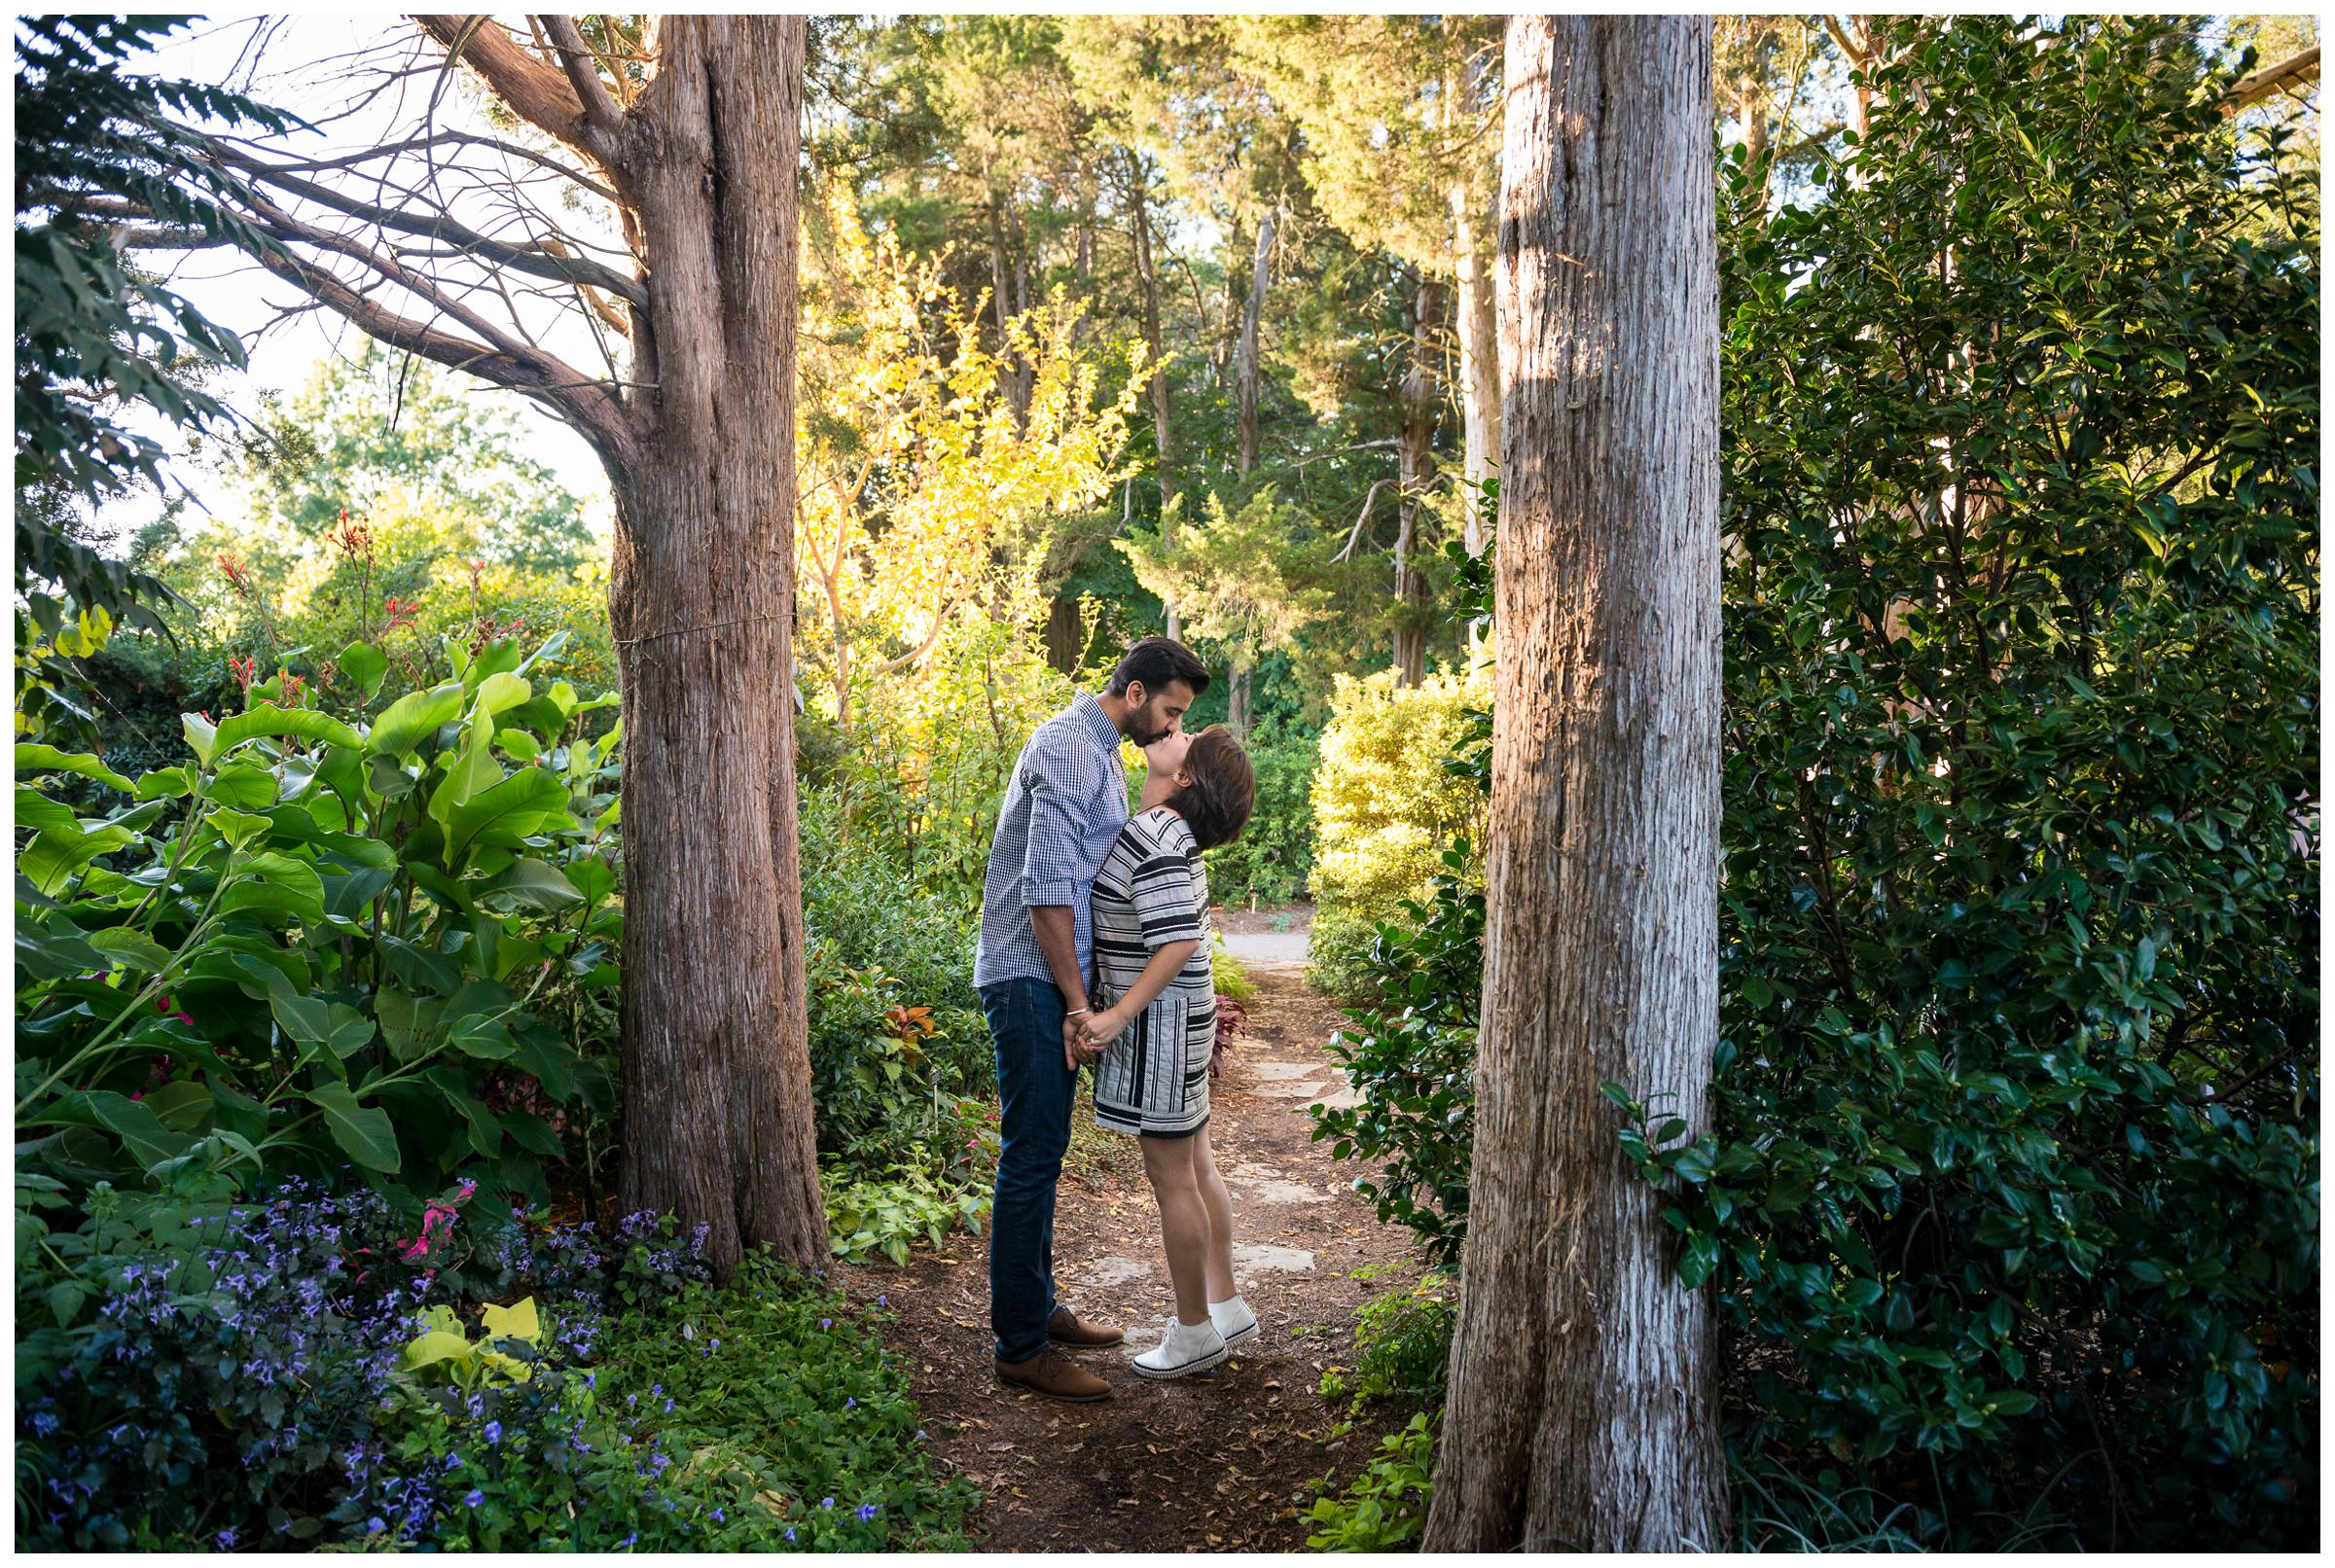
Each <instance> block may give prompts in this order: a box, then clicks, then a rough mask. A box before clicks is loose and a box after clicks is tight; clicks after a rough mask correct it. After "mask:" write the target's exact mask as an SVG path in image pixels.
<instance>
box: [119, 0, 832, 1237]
mask: <svg viewBox="0 0 2335 1568" xmlns="http://www.w3.org/2000/svg"><path fill="white" fill-rule="evenodd" d="M417 20H418V21H419V24H420V26H421V28H422V30H423V32H424V33H425V34H426V35H427V36H428V37H429V38H430V39H433V40H435V41H436V43H437V44H438V45H439V46H440V47H442V48H443V50H444V51H445V53H446V54H447V55H448V56H449V57H450V58H451V60H453V61H454V62H455V63H458V64H459V65H461V66H463V67H465V68H467V69H468V70H469V71H470V72H471V73H472V74H473V75H474V76H475V78H476V79H477V81H478V83H479V84H481V85H482V86H483V87H484V88H485V91H486V92H487V94H489V96H490V97H491V99H492V100H493V103H494V105H495V107H497V108H498V109H499V110H500V111H503V112H505V113H507V115H508V116H509V117H510V118H511V119H512V120H515V121H517V122H518V123H519V124H520V125H522V126H524V127H527V128H526V130H525V131H524V132H522V134H524V135H527V136H530V137H534V136H537V135H539V136H540V137H541V138H548V140H539V141H537V142H536V143H535V144H534V145H521V144H520V143H515V142H510V141H506V140H502V139H500V138H497V137H494V136H492V135H488V134H485V133H483V132H482V131H480V130H474V129H461V128H454V127H451V126H449V125H445V124H443V123H442V122H441V120H440V118H439V116H438V114H437V112H436V105H435V102H434V101H433V107H432V111H431V113H430V116H429V118H428V119H427V121H426V122H425V123H424V124H423V125H419V126H416V127H413V131H412V134H411V135H409V136H404V137H400V138H397V139H395V140H392V141H390V142H387V143H384V144H382V145H379V146H377V147H370V148H364V149H360V150H358V151H357V152H356V153H355V154H354V155H352V156H349V157H346V158H332V159H309V160H294V159H293V158H291V157H289V156H287V155H285V154H283V153H281V152H277V151H269V152H263V151H260V150H256V149H246V148H245V147H239V146H237V145H235V144H233V143H229V142H224V141H221V142H216V143H214V144H213V145H214V146H216V147H217V148H218V149H219V151H218V156H219V157H220V158H221V159H222V160H224V161H225V162H227V163H228V164H229V165H230V166H231V167H233V168H234V169H235V170H236V171H237V172H238V173H240V174H242V175H243V176H245V177H246V178H247V179H248V180H249V182H250V184H251V186H252V187H253V189H254V194H253V195H251V196H250V198H249V199H248V200H247V201H243V202H241V203H239V204H238V205H239V206H240V208H241V210H242V214H243V217H244V218H245V220H246V221H247V222H248V224H249V225H250V226H251V228H252V229H253V230H255V231H257V232H259V233H260V234H261V235H263V236H265V237H266V239H267V240H268V241H269V243H268V244H267V245H266V246H264V247H255V255H256V259H257V260H258V261H259V262H260V263H261V265H262V266H264V267H267V268H268V269H269V271H270V272H272V273H273V274H274V275H275V276H277V277H279V278H281V279H283V280H285V281H286V282H289V283H291V284H293V285H295V286H297V287H298V288H300V289H302V290H304V291H305V292H306V293H307V294H308V295H309V296H311V297H312V298H313V299H315V300H317V301H318V302H320V303H323V304H325V305H327V306H329V307H330V308H332V309H334V310H336V311H338V312H340V313H341V315H343V316H345V317H346V318H347V319H348V320H350V321H351V322H353V323H354V324H355V325H356V326H358V327H360V328H361V329H363V330H364V331H365V332H367V333H368V334H370V335H372V336H373V337H375V338H377V339H380V340H381V341H382V342H384V343H387V344H389V345H391V346H392V347H396V348H401V349H404V350H407V351H408V352H411V353H415V354H419V355H422V356H424V357H426V358H429V359H432V360H436V361H438V362H439V363H441V364H446V365H453V366H458V367H460V368H461V369H464V370H466V371H468V372H469V373H470V374H473V375H477V376H480V377H483V378H484V379H485V380H488V381H491V382H494V383H496V384H499V385H502V386H505V387H509V388H512V389H514V390H517V391H520V392H521V393H523V394H525V395H526V396H528V397H531V398H533V399H534V400H536V401H537V402H538V403H540V404H542V405H543V406H545V407H546V408H548V409H550V410H553V411H554V412H556V413H557V414H558V415H559V416H561V417H562V418H564V419H565V420H567V421H568V423H570V424H571V425H573V426H574V427H575V428H576V429H577V430H578V431H579V432H580V433H581V434H582V435H583V436H584V438H585V440H586V441H587V442H589V443H590V444H591V445H592V446H593V450H594V451H595V452H597V453H598V455H599V457H600V460H601V462H602V464H603V466H604V467H605V468H606V470H607V473H608V478H609V481H610V485H611V488H612V489H613V491H614V497H615V503H616V520H617V532H616V539H615V544H614V551H613V560H612V568H611V580H610V588H609V618H610V622H611V625H612V629H613V631H614V633H615V637H616V640H617V643H618V646H619V649H620V653H621V672H622V686H623V695H624V707H625V726H626V745H625V776H624V797H625V811H624V817H623V831H624V850H625V874H626V887H625V906H626V919H625V940H624V987H625V989H624V999H623V1007H622V1012H623V1018H624V1034H625V1045H624V1085H625V1133H624V1156H625V1158H624V1177H623V1201H624V1202H625V1205H626V1206H627V1208H652V1209H659V1210H671V1211H675V1212H678V1213H680V1214H681V1215H683V1216H684V1217H686V1218H687V1219H690V1220H693V1221H700V1222H703V1224H704V1225H705V1226H706V1230H707V1240H706V1246H707V1252H708V1255H709V1256H710V1257H711V1258H712V1260H713V1261H714V1263H715V1265H716V1267H717V1268H719V1269H720V1270H722V1271H723V1272H725V1273H727V1272H728V1271H729V1270H730V1269H731V1268H733V1267H735V1266H736V1264H737V1262H738V1261H739V1259H740V1257H741V1254H742V1252H743V1250H744V1249H745V1248H746V1247H747V1246H749V1245H752V1244H754V1243H757V1242H768V1243H770V1244H771V1245H772V1247H773V1248H774V1249H775V1250H776V1251H777V1252H778V1253H779V1254H780V1255H781V1256H783V1257H787V1258H791V1259H794V1260H797V1261H800V1262H803V1263H807V1264H808V1263H809V1262H812V1261H814V1260H817V1259H820V1258H823V1257H825V1256H826V1252H827V1235H826V1223H825V1215H824V1209H823V1205H822V1202H821V1198H820V1194H819V1186H818V1171H817V1146H816V1139H815V1134H814V1132H813V1129H812V1124H811V1105H810V1070H809V1055H808V1042H807V1020H806V1016H805V1015H806V999H805V979H804V968H803V913H802V889H801V873H800V864H799V860H798V851H797V841H796V795H795V779H794V771H793V767H794V712H793V708H792V705H791V704H790V703H789V702H788V701H786V700H784V699H783V697H782V695H781V694H784V693H786V692H788V691H789V690H790V689H791V687H792V684H793V651H792V646H791V634H790V627H791V623H792V618H793V599H794V538H793V531H794V495H795V474H794V466H795V465H794V433H795V420H794V355H795V333H796V319H795V317H796V310H795V305H796V268H797V258H796V223H797V211H796V206H797V194H796V192H797V172H796V162H797V158H798V152H799V142H800V137H801V120H802V92H803V57H804V47H805V23H804V19H803V18H800V17H664V18H646V19H645V20H633V19H622V18H582V19H578V18H568V17H562V16H539V17H534V18H529V19H528V20H527V22H526V23H524V25H523V27H522V29H521V30H520V31H519V32H517V33H516V34H515V33H514V32H513V30H511V29H510V28H507V27H506V26H504V25H503V24H501V23H499V22H495V21H493V20H491V19H489V18H485V17H482V16H470V17H452V16H430V17H422V18H417ZM465 182H467V183H465ZM547 182H549V183H551V184H552V185H553V186H554V187H555V190H556V193H557V195H556V197H555V199H550V200H537V201H533V202H529V201H525V200H523V199H515V198H516V197H522V196H527V195H530V194H532V193H533V192H534V191H535V190H536V189H537V188H538V187H540V186H541V185H543V184H545V183H547ZM486 190H491V191H492V193H493V194H494V196H496V197H497V199H496V200H495V201H494V202H493V203H492V204H491V207H492V210H495V211H498V212H502V213H506V214H508V213H510V212H511V211H512V209H513V208H514V207H515V206H516V207H517V208H518V211H517V213H516V216H513V217H509V218H505V219H501V220H489V219H487V218H486V217H485V215H484V213H485V209H483V208H482V206H481V204H480V197H481V194H482V192H484V191H486ZM579 207H581V208H585V209H590V210H593V211H596V212H598V213H599V214H602V215H604V216H605V218H606V219H608V220H610V221H609V222H608V223H607V232H603V231H601V230H597V229H594V228H593V227H591V226H589V225H586V224H583V223H582V222H581V221H580V220H578V219H577V218H576V217H575V216H573V214H574V212H575V211H576V210H577V209H578V208H579ZM153 216H154V217H155V218H158V219H162V220H164V222H162V223H161V224H160V225H158V226H154V227H149V228H147V229H145V230H143V231H141V232H137V233H135V234H134V235H133V236H132V237H133V239H135V240H136V241H138V242H142V243H147V244H180V245H196V244H208V243H217V242H219V239H220V237H221V236H219V235H218V234H216V233H213V232H199V231H189V230H187V229H185V228H184V227H183V226H174V225H171V224H169V223H168V222H167V221H166V220H167V219H168V218H169V216H170V215H169V214H166V213H158V214H154V215H153ZM482 223H485V224H486V225H487V227H485V228H482V227H480V225H481V224H482ZM417 235H418V236H423V237H425V238H426V239H428V240H429V241H431V242H432V243H431V244H430V245H429V246H428V247H426V248H424V247H416V246H414V245H413V243H412V237H413V236H417ZM230 237H233V236H230ZM603 258H610V259H608V260H603ZM546 285H550V286H551V288H552V289H553V290H554V291H555V292H556V297H557V298H558V299H560V300H561V301H563V302H565V303H566V304H567V306H568V307H569V311H570V315H569V318H568V319H569V320H570V321H571V323H573V324H574V325H571V327H570V328H569V329H568V330H569V331H570V333H571V335H573V334H577V333H581V332H584V331H589V332H590V333H591V334H592V335H593V336H592V337H591V338H590V339H584V340H586V341H593V342H596V343H597V345H598V348H599V351H600V352H601V354H602V355H603V357H604V361H605V363H604V368H603V369H601V370H599V371H598V372H596V373H589V374H588V373H587V372H586V371H584V370H582V369H579V368H578V367H576V366H574V365H571V364H569V363H567V362H566V361H564V360H563V359H561V358H560V357H559V355H558V354H557V353H556V352H554V350H553V349H552V348H550V347H548V346H546V344H547V340H551V339H552V335H551V334H550V333H549V332H548V331H547V330H546V328H545V324H544V323H543V321H542V320H541V319H540V318H531V317H529V316H527V315H526V314H525V311H526V309H527V306H526V305H525V304H524V303H522V302H525V301H528V300H530V299H531V298H533V297H534V296H536V295H537V294H539V293H541V292H542V291H543V290H544V288H545V286H546ZM498 313H499V314H498Z"/></svg>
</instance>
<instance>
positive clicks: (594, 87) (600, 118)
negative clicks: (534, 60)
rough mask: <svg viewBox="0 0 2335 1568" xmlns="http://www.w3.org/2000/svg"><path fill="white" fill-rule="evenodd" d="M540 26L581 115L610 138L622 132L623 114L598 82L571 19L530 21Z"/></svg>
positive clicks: (589, 48) (586, 48)
mask: <svg viewBox="0 0 2335 1568" xmlns="http://www.w3.org/2000/svg"><path fill="white" fill-rule="evenodd" d="M534 19H535V20H536V21H537V22H539V23H541V24H542V27H543V31H544V35H545V36H546V37H548V38H550V39H551V41H552V47H553V48H554V49H556V50H557V51H558V52H559V63H560V65H561V66H563V67H564V68H565V69H566V71H567V79H568V81H569V82H570V83H572V84H573V85H574V87H575V89H576V96H577V97H579V98H581V99H583V100H584V112H585V114H587V115H589V116H590V117H591V118H592V123H593V125H596V126H598V127H599V128H600V129H601V130H603V131H605V132H607V133H608V134H610V135H614V134H615V133H616V132H618V131H620V130H622V129H624V126H625V112H624V110H622V109H620V108H618V107H617V102H616V100H615V99H614V98H612V97H610V96H609V95H608V85H607V84H606V83H605V82H602V81H601V80H600V70H599V66H598V65H597V64H596V63H595V62H594V59H593V53H592V46H591V45H589V44H587V43H585V42H584V35H583V33H581V32H579V31H578V30H577V28H576V21H575V18H573V17H556V16H542V17H537V18H534Z"/></svg>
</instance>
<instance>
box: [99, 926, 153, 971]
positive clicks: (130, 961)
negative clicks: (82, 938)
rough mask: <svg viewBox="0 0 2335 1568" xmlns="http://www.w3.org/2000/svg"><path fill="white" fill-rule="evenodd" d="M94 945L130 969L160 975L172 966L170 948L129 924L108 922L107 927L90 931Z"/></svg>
mask: <svg viewBox="0 0 2335 1568" xmlns="http://www.w3.org/2000/svg"><path fill="white" fill-rule="evenodd" d="M90 946H92V947H94V948H96V949H97V950H98V951H99V952H101V953H103V954H105V955H106V957H108V958H110V959H112V960H113V961H114V962H115V963H118V964H122V965H125V966H126V967H128V968H130V969H139V970H144V971H145V972H146V973H147V974H149V975H159V974H161V973H162V971H163V970H165V969H168V968H169V967H170V958H171V953H170V949H169V948H167V947H165V946H163V945H162V944H161V943H159V942H157V941H155V940H154V939H153V938H152V937H150V936H148V935H146V933H144V932H143V931H133V930H131V929H130V928H129V927H127V926H108V927H107V928H106V929H105V930H103V931H92V932H90Z"/></svg>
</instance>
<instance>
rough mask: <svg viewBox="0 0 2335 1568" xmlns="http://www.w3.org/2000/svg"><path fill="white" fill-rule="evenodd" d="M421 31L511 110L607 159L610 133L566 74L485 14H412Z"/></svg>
mask: <svg viewBox="0 0 2335 1568" xmlns="http://www.w3.org/2000/svg"><path fill="white" fill-rule="evenodd" d="M413 19H414V20H415V21H416V22H418V23H420V25H421V29H422V31H424V32H426V33H428V34H429V35H430V36H431V37H432V38H435V39H436V40H438V42H439V43H441V44H443V45H445V46H446V48H447V53H448V57H449V59H454V60H458V61H459V62H460V63H462V64H464V65H467V66H469V67H470V68H471V69H472V70H474V71H476V72H478V73H479V75H480V76H481V77H482V78H484V79H485V83H486V86H487V87H488V89H491V90H492V91H493V93H494V95H495V96H496V97H498V98H500V99H502V100H503V103H504V105H505V106H506V107H508V108H509V109H510V110H511V112H512V113H513V114H515V115H517V116H519V118H520V119H521V120H524V121H525V122H526V123H527V124H528V125H533V126H534V127H535V128H536V129H537V130H540V131H543V132H544V133H546V134H547V135H551V136H556V137H557V138H558V139H559V140H560V141H563V142H565V143H566V144H567V145H568V146H570V147H573V148H574V149H576V151H578V152H580V153H584V154H586V155H588V156H590V157H592V158H593V159H595V160H598V161H599V162H600V163H602V164H603V165H605V164H607V163H608V162H610V161H611V160H612V154H613V151H614V149H613V147H612V146H611V144H610V139H609V137H608V136H607V135H606V134H605V133H604V132H603V131H602V130H601V129H600V127H599V126H598V125H595V124H593V121H592V120H590V119H589V118H587V116H586V115H585V113H584V104H583V101H582V100H581V99H580V98H578V97H577V96H576V89H575V87H574V85H573V84H571V83H570V82H569V81H568V79H567V78H566V77H564V76H562V75H561V74H560V73H559V72H557V71H555V70H553V69H552V68H551V67H550V66H548V65H546V64H544V63H543V62H542V61H541V60H538V59H537V58H535V57H534V56H533V55H532V54H529V53H527V52H526V51H525V50H523V49H521V48H520V47H519V45H518V44H516V43H514V42H513V41H512V38H511V35H510V34H509V33H506V32H505V31H503V29H502V28H501V27H500V26H498V25H496V24H495V22H494V21H493V20H492V19H490V18H485V17H479V16H470V17H442V16H417V17H415V18H413Z"/></svg>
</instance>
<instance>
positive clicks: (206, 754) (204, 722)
mask: <svg viewBox="0 0 2335 1568" xmlns="http://www.w3.org/2000/svg"><path fill="white" fill-rule="evenodd" d="M178 727H179V729H180V730H181V731H185V733H186V737H187V745H188V746H189V747H190V748H192V749H193V751H194V753H195V760H196V761H197V762H198V763H200V764H201V765H202V766H205V767H208V766H211V753H212V752H213V751H215V750H217V749H218V742H217V740H216V738H215V737H216V736H217V734H218V731H219V727H218V726H217V725H214V724H213V723H211V721H210V720H208V719H206V718H204V717H203V716H202V715H201V714H199V713H182V714H180V715H179V716H178Z"/></svg>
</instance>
